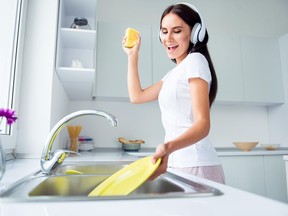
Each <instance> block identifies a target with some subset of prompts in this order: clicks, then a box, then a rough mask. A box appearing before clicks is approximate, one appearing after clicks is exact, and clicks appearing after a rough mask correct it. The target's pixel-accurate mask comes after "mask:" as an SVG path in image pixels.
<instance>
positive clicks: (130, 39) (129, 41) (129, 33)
mask: <svg viewBox="0 0 288 216" xmlns="http://www.w3.org/2000/svg"><path fill="white" fill-rule="evenodd" d="M138 34H139V32H138V31H137V30H135V29H133V28H127V29H126V33H125V35H126V42H125V44H124V47H127V48H132V47H134V46H135V45H136V41H137V35H138Z"/></svg>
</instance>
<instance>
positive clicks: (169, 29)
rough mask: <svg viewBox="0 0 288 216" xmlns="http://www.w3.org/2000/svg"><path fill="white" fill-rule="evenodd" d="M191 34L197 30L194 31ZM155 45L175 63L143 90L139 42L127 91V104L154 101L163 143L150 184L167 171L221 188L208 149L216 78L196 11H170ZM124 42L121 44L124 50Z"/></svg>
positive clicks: (180, 7) (178, 7)
mask: <svg viewBox="0 0 288 216" xmlns="http://www.w3.org/2000/svg"><path fill="white" fill-rule="evenodd" d="M195 29H196V30H195ZM159 37H160V41H161V43H162V44H163V47H164V48H165V50H166V52H167V55H168V58H170V59H171V60H172V61H173V62H175V63H176V67H175V68H174V69H172V70H171V71H169V72H168V73H167V74H166V75H165V76H164V78H163V79H162V80H160V81H159V82H157V83H155V84H153V85H152V86H150V87H148V88H145V89H142V87H141V83H140V80H139V75H138V52H139V48H140V44H141V38H140V36H139V35H138V40H137V43H136V45H135V46H134V47H133V48H130V49H129V48H125V47H123V49H124V51H125V52H126V53H127V56H128V91H129V97H130V100H131V102H132V103H145V102H149V101H153V100H158V101H159V106H160V110H161V118H162V123H163V126H164V129H165V142H164V143H163V144H160V145H158V147H157V148H156V152H155V154H154V156H153V162H154V163H155V161H156V160H157V159H158V158H162V161H161V164H160V166H159V168H158V169H157V170H156V172H155V173H154V174H153V175H152V176H151V178H150V179H151V180H152V179H154V178H156V177H157V176H159V175H160V174H162V173H164V172H166V170H167V167H169V168H172V169H176V170H179V171H181V172H184V173H189V174H193V175H196V176H199V177H202V178H206V179H209V180H212V181H216V182H219V183H224V173H223V169H222V166H221V164H220V161H219V159H218V157H217V154H216V151H215V149H214V147H213V145H212V144H211V143H210V141H209V140H208V138H207V136H208V133H209V130H210V107H211V105H212V103H213V102H214V100H215V97H216V93H217V78H216V74H215V70H214V67H213V64H212V61H211V58H210V55H209V52H208V48H207V42H208V33H207V31H206V29H205V25H204V22H203V20H202V19H201V16H200V14H199V13H198V12H197V10H196V8H195V7H194V6H192V5H190V4H186V3H179V4H175V5H171V6H169V7H168V8H167V9H166V10H165V11H164V12H163V14H162V16H161V20H160V33H159ZM125 40H126V38H125V37H124V38H123V44H124V43H125Z"/></svg>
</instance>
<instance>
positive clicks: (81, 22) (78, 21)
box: [70, 17, 91, 30]
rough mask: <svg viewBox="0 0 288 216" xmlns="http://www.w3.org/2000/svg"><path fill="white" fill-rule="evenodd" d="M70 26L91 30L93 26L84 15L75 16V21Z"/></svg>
mask: <svg viewBox="0 0 288 216" xmlns="http://www.w3.org/2000/svg"><path fill="white" fill-rule="evenodd" d="M70 28H74V29H86V30H91V27H90V26H89V24H88V20H87V19H86V18H84V17H75V18H74V22H73V23H72V24H71V26H70Z"/></svg>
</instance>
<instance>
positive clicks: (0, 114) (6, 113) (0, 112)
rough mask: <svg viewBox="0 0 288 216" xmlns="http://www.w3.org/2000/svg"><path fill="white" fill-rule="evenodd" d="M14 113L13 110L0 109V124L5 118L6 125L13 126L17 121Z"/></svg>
mask: <svg viewBox="0 0 288 216" xmlns="http://www.w3.org/2000/svg"><path fill="white" fill-rule="evenodd" d="M14 113H15V111H14V110H10V109H3V108H0V122H1V120H2V119H3V118H4V117H5V118H6V120H7V124H8V125H11V124H13V123H14V122H15V121H16V119H17V117H16V116H14Z"/></svg>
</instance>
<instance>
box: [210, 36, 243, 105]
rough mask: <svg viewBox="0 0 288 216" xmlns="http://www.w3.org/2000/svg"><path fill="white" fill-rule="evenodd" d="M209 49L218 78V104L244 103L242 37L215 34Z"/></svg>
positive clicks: (211, 38)
mask: <svg viewBox="0 0 288 216" xmlns="http://www.w3.org/2000/svg"><path fill="white" fill-rule="evenodd" d="M208 48H209V51H210V55H211V58H212V61H213V64H214V67H215V71H216V75H217V78H218V94H217V97H216V101H218V102H243V101H244V89H243V74H242V62H241V50H240V37H239V36H237V35H227V34H225V35H224V34H223V35H221V34H215V35H212V36H211V37H210V38H209V42H208Z"/></svg>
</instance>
